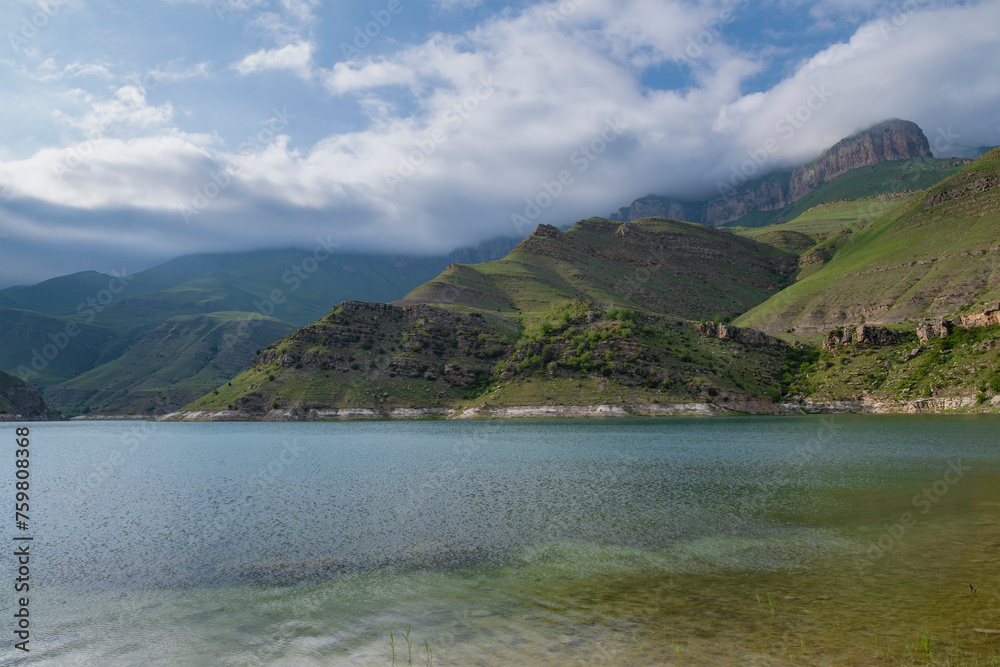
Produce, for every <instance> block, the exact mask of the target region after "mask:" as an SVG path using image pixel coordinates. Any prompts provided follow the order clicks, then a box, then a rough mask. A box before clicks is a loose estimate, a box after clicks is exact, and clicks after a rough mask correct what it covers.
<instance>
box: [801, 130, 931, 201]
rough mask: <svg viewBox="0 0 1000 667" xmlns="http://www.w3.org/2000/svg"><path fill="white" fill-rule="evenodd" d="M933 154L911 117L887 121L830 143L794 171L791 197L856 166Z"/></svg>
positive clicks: (925, 138) (810, 190)
mask: <svg viewBox="0 0 1000 667" xmlns="http://www.w3.org/2000/svg"><path fill="white" fill-rule="evenodd" d="M930 154H931V147H930V144H929V143H928V141H927V137H926V136H924V133H923V130H921V129H920V127H919V126H918V125H917V124H916V123H911V122H910V121H908V120H899V119H893V120H887V121H884V122H882V123H879V124H878V125H875V126H874V127H870V128H868V129H867V130H865V131H863V132H859V133H858V134H855V135H854V136H851V137H847V138H846V139H842V140H841V141H839V142H837V143H836V144H834V145H833V146H831V147H830V148H829V149H828V150H827V151H826V153H824V154H823V156H822V157H821V158H819V159H818V160H816V161H815V162H813V163H811V164H808V165H804V166H802V167H799V168H798V169H796V170H795V171H794V172H792V177H791V181H790V183H789V197H790V198H791V200H792V201H797V200H799V199H801V198H802V197H804V196H806V195H807V194H809V193H810V192H812V191H813V190H815V189H816V188H818V187H819V186H821V185H823V183H826V182H827V181H830V180H833V179H834V178H836V177H837V176H840V175H841V174H843V173H845V172H848V171H850V170H851V169H856V168H858V167H868V166H871V165H873V164H880V163H882V162H891V161H893V160H909V159H910V158H914V157H924V156H928V155H930Z"/></svg>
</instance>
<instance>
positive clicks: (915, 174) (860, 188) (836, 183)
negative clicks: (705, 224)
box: [723, 157, 968, 228]
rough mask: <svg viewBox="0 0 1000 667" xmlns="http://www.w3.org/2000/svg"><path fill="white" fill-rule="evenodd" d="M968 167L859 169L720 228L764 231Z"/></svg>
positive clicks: (931, 164) (925, 161)
mask: <svg viewBox="0 0 1000 667" xmlns="http://www.w3.org/2000/svg"><path fill="white" fill-rule="evenodd" d="M967 164H968V160H965V159H963V158H943V159H941V158H932V157H915V158H910V159H909V160H895V161H891V162H882V163H880V164H876V165H872V166H869V167H858V168H856V169H851V170H850V171H847V172H845V173H843V174H841V175H840V176H837V177H836V178H834V179H832V180H830V181H828V182H826V183H824V184H822V185H820V186H819V187H817V188H816V189H815V190H813V191H812V192H810V193H809V194H807V195H805V196H804V197H802V198H801V199H799V200H798V201H796V202H794V203H792V204H790V205H788V206H786V207H784V208H781V209H776V210H773V211H760V210H753V211H751V212H749V213H747V214H746V215H745V216H743V217H742V218H740V219H739V220H734V221H733V222H730V223H726V224H725V225H723V227H749V228H754V227H767V226H768V225H774V224H777V223H780V222H783V221H786V222H787V221H791V220H794V219H796V218H798V217H799V216H801V215H803V214H804V213H806V212H807V211H808V210H809V209H811V208H813V207H815V206H818V205H820V204H825V203H828V202H835V201H840V200H845V199H850V200H855V199H864V198H866V197H872V196H875V195H887V194H892V193H897V192H907V191H911V190H922V189H924V188H928V187H930V186H932V185H934V184H936V183H938V182H939V181H941V180H942V179H945V178H948V177H949V176H951V175H953V174H955V173H957V172H958V171H959V170H961V169H962V168H963V167H965V166H966V165H967ZM790 176H791V172H779V173H778V174H771V175H769V176H768V177H767V178H770V179H785V180H787V179H788V178H790ZM761 182H764V181H752V182H751V183H748V184H747V185H745V186H743V187H744V188H751V187H759V186H760V183H761Z"/></svg>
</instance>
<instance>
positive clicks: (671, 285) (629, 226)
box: [184, 218, 812, 419]
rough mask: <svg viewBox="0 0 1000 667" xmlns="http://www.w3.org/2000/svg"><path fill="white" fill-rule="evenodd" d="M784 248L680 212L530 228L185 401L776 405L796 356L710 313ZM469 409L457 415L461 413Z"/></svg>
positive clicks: (265, 409)
mask: <svg viewBox="0 0 1000 667" xmlns="http://www.w3.org/2000/svg"><path fill="white" fill-rule="evenodd" d="M795 265H796V262H795V256H794V255H791V254H789V253H786V252H783V251H780V250H777V249H776V248H773V247H771V246H768V245H766V244H761V243H757V242H755V241H753V240H751V239H746V238H742V237H740V236H738V235H736V234H733V233H731V232H728V231H721V230H716V229H712V228H710V227H705V226H704V225H696V224H691V223H685V222H677V221H673V220H663V219H653V220H644V221H638V222H634V223H626V224H621V223H616V222H612V221H609V220H602V219H598V218H594V219H589V220H584V221H581V222H578V223H577V224H576V225H574V226H573V227H572V228H571V229H569V230H568V231H566V232H565V233H564V232H560V231H559V230H557V229H556V228H554V227H551V226H548V225H540V226H539V227H538V228H537V229H536V230H535V232H534V233H533V234H532V235H531V236H530V237H529V238H528V239H526V240H525V241H524V242H522V243H521V244H520V245H518V247H517V248H515V249H514V250H512V251H511V253H510V254H509V255H508V256H507V257H505V258H504V259H502V260H498V261H494V262H487V263H485V264H478V265H474V266H467V265H453V266H450V267H448V268H447V269H446V270H445V271H444V272H443V273H442V274H441V275H440V276H438V277H437V278H436V279H434V280H432V281H430V282H429V283H427V284H425V285H423V286H421V287H419V288H417V289H415V290H413V291H412V292H410V294H408V295H407V296H406V298H404V299H402V300H400V301H398V302H396V303H394V304H376V303H363V302H357V301H348V302H345V303H342V304H340V305H338V306H337V307H336V308H335V309H334V310H333V311H332V312H331V313H330V314H329V315H328V316H326V317H324V318H322V319H320V320H319V321H317V322H315V323H314V324H311V325H309V326H307V327H304V328H302V329H300V330H298V331H296V332H294V333H292V334H291V335H289V336H287V337H286V338H284V339H283V340H281V341H279V342H277V343H274V344H272V345H270V346H268V347H267V348H266V349H265V350H263V351H262V352H261V354H259V355H257V356H256V357H255V358H254V360H253V362H252V363H251V366H250V368H249V369H248V370H246V371H245V372H243V373H241V374H240V375H238V376H237V377H235V378H233V379H232V380H231V381H230V382H228V383H226V384H225V385H223V386H220V387H218V388H217V389H216V390H215V391H213V392H212V393H210V394H208V395H206V396H204V397H203V398H201V399H199V400H198V401H195V402H193V403H192V404H190V405H189V406H187V407H186V408H185V410H184V413H185V414H187V415H192V414H193V415H196V416H198V415H200V416H208V417H210V418H221V419H234V418H239V419H286V418H292V419H295V418H322V417H345V416H346V417H350V416H378V415H388V414H392V415H395V416H410V417H413V416H429V415H433V414H443V413H444V412H446V411H448V410H451V411H456V410H458V411H464V413H467V414H480V415H481V414H496V413H495V412H493V411H494V410H508V409H512V410H520V409H521V407H517V406H535V407H534V408H533V409H537V410H545V409H547V408H546V406H551V405H555V404H556V402H557V401H558V402H559V404H565V403H567V402H570V403H572V404H574V405H583V406H589V405H595V404H618V405H622V404H628V405H629V406H631V407H630V408H629V409H630V410H635V411H638V412H642V413H648V414H658V413H659V411H664V410H665V411H669V410H670V409H672V408H669V407H661V404H666V405H671V404H674V403H677V402H691V401H702V400H712V401H718V405H719V406H722V407H720V409H725V410H749V409H750V408H749V407H748V406H751V405H752V406H754V407H753V408H752V410H753V411H767V410H773V409H776V408H775V407H774V406H775V403H774V400H775V399H776V398H777V397H780V396H781V393H782V386H783V385H782V383H783V382H784V381H785V379H786V376H787V373H788V369H789V366H788V364H790V363H792V364H794V365H797V364H799V363H801V362H802V360H803V358H800V357H801V355H803V354H804V355H806V357H808V356H809V355H810V354H812V353H810V352H809V351H799V350H797V349H795V348H791V347H789V346H788V345H786V344H785V343H783V342H782V341H780V340H778V339H776V338H772V337H770V336H764V335H763V334H759V332H737V330H736V329H734V328H732V327H728V328H727V327H726V326H725V325H718V328H717V329H716V330H713V332H712V334H711V335H706V333H705V332H706V331H707V329H705V330H703V329H700V328H699V326H698V321H697V320H703V319H705V318H712V317H716V318H717V319H720V320H721V319H724V317H725V316H726V315H728V314H731V313H736V312H741V311H742V310H744V309H745V308H748V307H749V306H750V305H751V304H755V303H758V302H760V301H761V300H763V299H766V298H767V296H768V295H770V294H773V293H775V292H776V291H778V290H780V289H781V287H782V286H784V285H785V284H787V282H788V278H787V276H788V274H789V273H790V272H791V271H792V270H793V269H794V268H795ZM470 411H471V412H470Z"/></svg>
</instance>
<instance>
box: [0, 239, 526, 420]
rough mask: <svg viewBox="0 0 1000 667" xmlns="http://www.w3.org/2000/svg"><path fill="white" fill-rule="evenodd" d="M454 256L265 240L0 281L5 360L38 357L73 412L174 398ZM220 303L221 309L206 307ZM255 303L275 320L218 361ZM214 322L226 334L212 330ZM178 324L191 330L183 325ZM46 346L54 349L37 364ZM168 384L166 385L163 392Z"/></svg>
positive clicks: (489, 248)
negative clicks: (28, 280) (223, 340)
mask: <svg viewBox="0 0 1000 667" xmlns="http://www.w3.org/2000/svg"><path fill="white" fill-rule="evenodd" d="M514 244H515V242H514V241H512V240H510V239H497V240H495V241H492V242H489V243H485V244H483V245H481V246H480V247H479V248H470V249H463V250H460V251H456V252H455V253H453V255H454V256H456V257H471V258H475V257H479V256H484V255H485V256H487V257H490V256H494V257H495V256H502V255H503V254H505V253H506V251H507V250H509V249H510V248H512V247H513V246H514ZM448 261H449V258H447V257H427V258H413V257H402V256H394V257H389V256H384V257H380V256H373V255H356V254H329V253H327V251H326V249H321V251H320V252H319V253H316V252H314V251H309V250H297V249H284V250H261V251H253V252H245V253H222V254H205V255H190V256H186V257H180V258H177V259H175V260H172V261H170V262H166V263H165V264H162V265H159V266H156V267H153V268H151V269H148V270H146V271H142V272H139V273H136V274H134V275H131V276H127V277H116V276H111V275H106V274H101V273H97V272H93V271H89V272H82V273H76V274H72V275H68V276H62V277H59V278H54V279H52V280H47V281H45V282H42V283H39V284H38V285H33V286H29V287H23V286H21V287H13V288H7V289H5V290H0V369H4V370H6V371H8V372H18V369H19V368H20V367H26V368H30V369H31V371H32V374H30V375H28V376H27V378H28V379H29V380H31V381H32V382H35V383H37V384H38V385H39V386H40V387H42V388H43V390H44V391H45V395H46V396H47V397H48V398H49V399H50V400H51V401H52V402H53V403H54V404H55V405H59V406H62V407H65V408H66V409H67V411H69V412H71V413H78V412H83V411H87V410H103V411H115V410H126V408H128V409H130V410H137V409H138V410H140V411H145V410H146V409H147V408H148V407H149V406H150V405H158V406H160V407H162V408H163V409H169V408H171V407H174V406H175V405H176V404H177V402H178V401H180V402H181V403H184V402H187V401H189V400H191V398H193V397H195V396H198V395H201V393H203V392H204V390H206V389H209V388H211V387H213V386H215V384H217V383H218V381H219V380H220V379H221V378H222V377H224V376H225V377H231V376H232V375H235V374H236V373H237V372H239V370H241V369H242V368H243V367H244V366H245V365H246V363H248V362H249V360H250V358H251V356H252V353H253V351H254V350H255V349H257V348H261V347H264V346H265V345H267V344H268V343H270V342H273V341H275V340H277V339H279V338H281V337H282V336H284V335H285V334H287V333H288V331H290V330H291V328H293V326H302V325H305V324H308V323H309V322H313V321H315V320H316V318H318V317H321V316H322V315H324V314H326V313H328V312H330V309H331V308H332V307H333V305H334V304H336V303H339V302H340V301H343V300H345V299H351V298H355V299H357V298H360V299H367V300H373V301H381V300H391V299H398V298H400V297H402V296H403V295H405V294H406V292H407V291H409V290H411V289H412V288H413V287H415V286H416V285H419V284H420V283H422V282H424V281H426V280H429V279H431V278H433V277H434V276H436V275H437V274H438V273H440V271H441V269H443V268H444V267H445V266H446V265H447V263H448ZM210 314H215V317H212V318H206V316H208V315H210ZM255 314H257V315H264V316H266V318H267V322H268V323H267V325H266V326H259V327H256V328H255V329H254V331H253V334H252V336H251V340H252V345H253V347H251V348H250V350H249V352H247V350H242V353H241V355H240V357H239V363H238V364H236V365H233V364H232V363H230V362H219V363H218V364H215V362H208V361H206V359H207V358H210V357H212V355H211V354H208V353H207V352H206V350H208V349H209V348H211V342H210V341H211V340H212V339H213V337H214V338H220V337H221V336H223V335H225V333H226V332H227V331H228V329H227V327H228V328H233V327H235V326H236V322H237V320H240V319H242V320H246V319H247V317H257V315H255ZM192 318H194V319H192ZM220 322H226V323H227V324H219V323H220ZM205 327H207V328H208V329H210V330H212V331H213V332H214V333H212V334H211V335H208V334H206V335H205V336H202V334H201V333H199V332H201V331H202V329H204V328H205ZM178 331H183V334H182V335H174V334H177V332H178ZM67 332H71V333H70V334H69V336H68V338H67ZM74 332H75V333H74ZM165 332H167V333H170V334H171V335H166V333H165ZM188 338H190V340H187V339H188ZM185 340H187V342H183V341H185ZM53 341H58V342H60V345H59V349H58V353H57V354H52V353H53V352H54V351H55V348H52V347H49V348H48V349H47V350H46V346H47V345H50V344H51V343H52V342H53ZM153 342H156V344H158V345H162V346H163V349H164V350H169V351H170V353H171V354H174V355H177V356H178V358H182V357H190V359H191V360H192V363H194V364H195V366H196V367H195V366H191V368H188V367H187V365H184V364H180V363H179V362H176V360H175V363H173V364H172V365H171V367H172V368H173V369H174V370H173V371H171V372H170V373H168V374H167V375H164V373H165V372H166V371H165V370H164V367H163V366H164V363H163V362H162V359H163V358H164V357H163V356H162V355H151V354H147V353H146V350H147V349H148V348H150V346H151V345H152V344H153ZM36 352H37V353H39V354H43V353H46V352H47V353H48V357H49V358H43V357H38V358H37V359H36V360H35V363H34V364H32V363H31V362H32V358H33V356H35V353H36ZM195 360H197V361H195ZM202 362H204V364H206V365H204V366H198V365H197V364H198V363H202ZM182 365H183V366H184V368H183V372H182V371H181V366H182ZM216 366H217V367H216ZM208 368H214V369H215V370H212V371H208V370H206V369H208ZM189 370H191V371H192V372H191V375H190V376H188V375H185V374H184V373H186V372H187V371H189ZM164 378H166V379H164ZM191 383H193V384H191ZM188 385H190V386H188ZM136 392H139V393H136ZM157 393H160V394H162V396H160V397H159V398H155V399H154V398H153V396H154V395H155V394H157Z"/></svg>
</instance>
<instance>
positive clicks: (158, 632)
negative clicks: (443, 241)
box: [0, 416, 1000, 665]
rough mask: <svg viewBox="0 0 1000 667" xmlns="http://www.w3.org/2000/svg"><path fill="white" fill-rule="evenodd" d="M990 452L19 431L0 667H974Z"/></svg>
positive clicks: (522, 428) (392, 427) (411, 428)
mask: <svg viewBox="0 0 1000 667" xmlns="http://www.w3.org/2000/svg"><path fill="white" fill-rule="evenodd" d="M998 426H1000V420H997V419H992V418H988V417H986V418H983V417H857V416H852V417H802V418H762V417H753V418H749V417H748V418H719V419H715V418H710V419H706V418H691V419H687V418H684V419H666V420H607V421H497V422H471V423H456V422H410V423H392V422H369V423H361V422H355V423H311V424H144V423H142V424H136V423H125V422H103V423H86V422H85V423H81V422H74V423H57V424H36V425H33V426H32V449H33V453H32V484H33V487H32V488H33V498H32V500H33V502H32V510H33V512H32V522H33V531H32V532H33V534H34V537H35V541H34V543H33V546H32V549H33V552H32V553H33V560H32V581H33V583H32V595H33V597H32V603H31V604H32V611H31V613H32V621H33V625H32V630H33V634H32V652H31V654H30V656H31V659H30V660H25V659H24V657H23V656H21V655H19V654H17V653H16V652H15V651H13V650H12V649H11V644H10V643H9V642H5V644H4V646H3V651H4V652H3V653H2V659H0V664H17V663H19V662H32V663H35V662H37V663H40V664H46V663H48V664H87V663H104V664H108V663H111V664H136V663H144V664H150V663H152V664H171V665H174V664H180V665H184V664H192V665H194V664H288V665H293V664H294V665H299V664H358V665H369V664H371V665H389V664H392V662H393V658H392V646H391V644H390V633H392V636H393V641H394V643H395V663H396V664H399V665H405V664H409V660H410V659H411V658H410V657H409V656H412V663H413V664H420V665H425V664H427V662H428V656H427V650H428V648H429V650H430V652H431V656H430V658H431V660H430V661H431V662H432V663H433V664H437V665H476V664H482V665H498V664H512V663H520V664H523V665H535V664H538V665H542V664H546V665H547V664H551V665H557V664H558V665H573V664H602V663H604V664H664V663H666V664H859V665H860V664H878V663H879V662H881V661H885V662H887V663H892V662H893V661H902V662H904V663H905V664H909V663H910V662H914V663H916V664H924V663H928V662H931V663H941V664H944V663H945V661H946V660H951V662H952V663H953V664H954V663H958V664H961V663H962V662H963V661H964V662H966V663H967V664H976V663H975V662H974V660H978V661H979V662H978V664H984V663H985V664H989V661H990V660H994V659H995V658H996V656H997V655H998V654H1000V634H986V633H981V632H976V631H975V630H976V629H984V630H996V629H1000V447H998V445H997V442H998V437H997V434H998V433H1000V430H998ZM0 433H2V437H9V438H10V439H11V440H12V439H13V428H12V427H10V428H8V427H4V430H3V431H0ZM925 489H926V494H925ZM922 494H923V495H922ZM8 539H9V538H8ZM5 567H6V570H5V576H7V577H8V580H9V578H10V577H12V576H13V574H12V569H11V567H10V563H9V561H8V560H6V559H5ZM969 583H973V584H974V585H976V586H977V587H978V592H977V593H976V595H975V596H973V595H971V593H970V590H969ZM12 597H13V595H12V594H8V595H6V596H4V600H3V603H4V608H5V609H7V608H9V605H10V604H11V603H12V599H11V598H12ZM769 600H770V601H769ZM8 627H10V626H9V625H8ZM407 628H410V635H409V639H410V642H411V647H410V649H409V650H408V647H407V641H406V639H405V637H404V636H403V635H404V633H405V631H406V629H407ZM922 634H923V635H924V636H925V644H924V645H922V643H921V635H922ZM9 636H10V634H9V632H8V637H9ZM928 637H929V638H930V643H929V644H926V641H927V638H928ZM425 642H426V644H425ZM994 643H996V644H998V645H997V646H994ZM925 648H930V652H928V651H926V650H925ZM998 664H1000V661H998Z"/></svg>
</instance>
